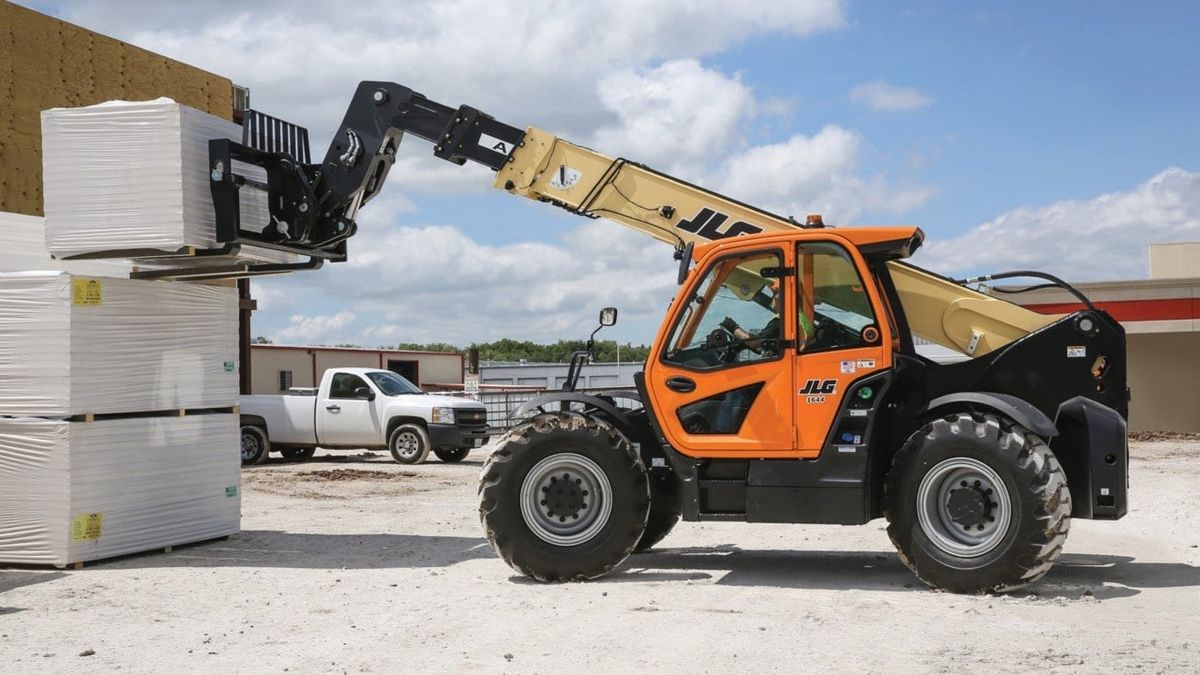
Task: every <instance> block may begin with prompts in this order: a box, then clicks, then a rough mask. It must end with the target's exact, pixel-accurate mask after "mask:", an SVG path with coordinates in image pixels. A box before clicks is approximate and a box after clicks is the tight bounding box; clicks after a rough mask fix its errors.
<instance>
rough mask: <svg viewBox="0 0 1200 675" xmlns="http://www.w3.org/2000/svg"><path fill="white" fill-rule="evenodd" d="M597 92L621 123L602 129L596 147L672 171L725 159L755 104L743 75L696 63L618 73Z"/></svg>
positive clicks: (688, 170) (691, 170)
mask: <svg viewBox="0 0 1200 675" xmlns="http://www.w3.org/2000/svg"><path fill="white" fill-rule="evenodd" d="M597 89H598V93H599V96H600V100H601V102H602V104H603V105H604V106H605V107H606V108H608V109H609V110H611V111H612V112H613V113H614V114H615V116H616V118H617V120H616V122H615V123H614V124H610V125H607V126H605V127H603V128H601V129H599V130H597V131H596V133H595V134H594V135H593V139H594V140H593V141H592V145H593V146H594V147H597V148H603V152H605V153H606V154H610V155H614V156H617V155H620V156H626V157H634V158H636V159H637V161H639V162H642V163H645V164H650V165H652V166H655V167H656V168H659V169H661V170H664V171H667V172H669V173H695V172H697V171H698V170H699V169H700V168H701V167H703V166H705V165H707V164H710V163H712V162H713V161H714V160H715V159H719V158H721V157H723V156H725V155H726V154H727V150H728V148H729V147H730V146H731V145H733V144H734V143H735V142H736V141H737V140H738V138H739V135H740V129H739V122H741V121H743V120H745V119H746V118H748V117H750V116H751V115H752V114H753V112H754V106H755V100H754V95H753V93H752V92H751V90H750V88H749V87H747V86H746V85H744V84H742V82H741V81H740V80H739V79H738V78H737V77H732V78H730V77H726V76H725V75H723V74H722V73H719V72H717V71H715V70H709V69H706V68H704V67H703V66H701V65H700V63H699V62H698V61H695V60H690V59H689V60H683V61H671V62H668V63H665V64H663V65H661V66H659V67H657V68H652V69H637V70H622V71H617V72H614V73H611V74H609V75H608V76H606V77H605V78H604V79H603V80H601V81H600V84H599V86H598V88H597Z"/></svg>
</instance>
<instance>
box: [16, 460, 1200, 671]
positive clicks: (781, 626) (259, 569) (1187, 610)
mask: <svg viewBox="0 0 1200 675" xmlns="http://www.w3.org/2000/svg"><path fill="white" fill-rule="evenodd" d="M483 456H484V455H483V451H476V452H474V453H472V454H471V456H469V457H468V458H467V460H466V461H465V462H463V463H462V464H457V465H448V464H442V463H440V462H436V461H434V462H432V463H428V464H424V465H420V466H414V467H409V466H403V467H402V466H399V465H397V464H394V463H392V462H391V461H390V458H388V457H387V456H386V455H380V454H372V453H361V454H357V455H355V454H350V453H339V454H333V455H328V454H318V456H317V458H316V459H314V460H313V461H311V462H308V463H303V464H289V463H283V462H280V461H277V460H273V461H272V462H270V463H268V464H265V465H262V466H258V467H254V468H251V469H248V470H246V471H245V472H244V473H243V478H244V483H243V500H244V501H243V508H242V512H243V521H242V526H243V528H244V531H243V532H242V534H240V535H238V536H236V537H233V538H231V539H229V540H227V541H219V542H211V543H207V544H202V545H197V546H190V547H185V548H180V549H176V550H175V551H174V552H173V553H170V554H166V555H162V554H153V555H140V556H133V557H128V558H124V559H120V560H116V561H111V562H107V563H102V564H96V565H92V566H89V567H88V568H85V569H84V570H82V571H78V572H76V571H46V570H0V664H4V666H3V669H4V670H5V671H6V672H22V673H23V672H78V671H80V670H82V669H87V670H89V671H115V670H120V671H122V672H135V673H142V672H145V673H151V672H154V673H157V672H171V671H201V670H203V671H211V672H377V673H383V672H389V673H390V672H435V671H436V672H447V671H448V672H470V671H479V672H547V671H550V670H554V669H559V668H565V669H570V670H572V671H575V672H597V671H601V672H627V671H638V672H649V671H653V672H729V671H731V670H739V671H757V672H803V671H809V672H812V671H828V670H833V671H852V672H887V673H894V672H920V673H928V672H966V671H969V672H973V673H981V672H1005V673H1011V672H1029V671H1033V670H1036V671H1038V672H1051V673H1053V672H1072V673H1073V672H1102V671H1103V672H1132V671H1137V672H1152V673H1154V672H1162V673H1183V672H1200V548H1198V546H1200V527H1197V526H1196V514H1197V513H1200V496H1198V492H1197V476H1198V474H1200V441H1194V440H1168V441H1152V442H1139V443H1135V444H1133V457H1134V459H1133V462H1132V470H1131V473H1132V476H1131V481H1132V489H1131V502H1132V510H1131V512H1130V514H1129V515H1128V516H1126V517H1125V518H1124V519H1122V520H1121V521H1118V522H1115V523H1113V522H1093V521H1075V522H1073V523H1072V528H1071V534H1070V537H1069V539H1068V542H1067V548H1066V552H1065V554H1064V555H1063V557H1062V558H1060V560H1059V563H1058V565H1056V566H1055V568H1054V569H1053V570H1051V572H1050V573H1049V574H1048V575H1047V576H1046V577H1045V578H1044V579H1043V580H1042V581H1041V582H1039V583H1038V584H1036V585H1034V586H1033V587H1032V588H1030V589H1029V590H1028V591H1026V592H1020V593H1016V594H1012V595H1005V596H956V595H951V594H945V593H939V592H935V591H932V590H929V589H928V588H926V587H925V586H924V585H922V584H921V583H920V582H918V581H917V580H916V579H915V578H914V577H913V576H912V575H911V574H910V573H909V572H908V571H907V570H906V569H905V568H904V567H903V565H901V564H900V562H899V560H898V559H897V558H896V555H895V553H894V551H893V549H892V547H891V544H890V543H889V542H888V539H887V535H886V533H885V532H884V524H883V521H876V522H873V523H871V524H869V525H866V526H862V527H837V526H800V525H760V524H755V525H746V524H737V523H703V524H700V523H681V524H680V525H679V526H678V527H677V528H676V530H675V532H673V533H672V534H671V535H670V536H668V537H667V538H666V540H664V541H663V543H662V544H661V545H660V548H659V549H658V550H656V551H654V552H651V553H647V554H643V555H637V556H634V557H632V558H631V559H630V560H629V561H628V562H626V563H625V564H624V565H623V566H622V567H620V568H618V570H617V571H616V572H614V573H613V574H610V575H609V576H607V577H605V578H603V579H601V580H598V581H595V582H589V583H582V584H558V585H542V584H537V583H533V582H530V581H528V580H526V579H525V578H524V577H520V576H517V575H515V573H514V572H512V570H510V569H509V568H508V567H507V566H506V565H504V564H503V563H502V562H501V561H500V560H499V559H497V558H496V556H495V554H494V553H493V552H492V550H491V548H490V547H489V546H488V544H487V542H486V540H485V539H484V538H483V535H482V531H481V528H480V526H479V521H478V517H477V514H476V502H475V481H476V479H477V476H478V473H479V469H480V466H481V464H482V459H483Z"/></svg>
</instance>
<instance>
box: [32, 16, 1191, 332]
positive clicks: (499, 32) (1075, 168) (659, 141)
mask: <svg viewBox="0 0 1200 675" xmlns="http://www.w3.org/2000/svg"><path fill="white" fill-rule="evenodd" d="M27 4H30V5H31V6H34V7H36V8H40V9H42V10H43V11H47V12H48V13H51V14H54V15H56V16H60V17H63V18H65V19H68V20H71V21H74V22H76V23H79V24H81V25H84V26H86V27H89V28H92V29H94V30H98V31H100V32H104V33H107V34H110V35H114V36H115V37H118V38H121V39H124V40H127V41H129V42H132V43H134V44H138V45H140V46H143V47H146V48H148V49H152V50H154V51H158V52H160V53H164V54H167V55H169V56H173V57H175V58H178V59H180V60H183V61H186V62H189V63H193V64H195V65H198V66H201V67H205V68H208V69H210V70H213V71H214V72H218V73H220V74H223V75H225V76H227V77H229V78H231V79H233V80H234V81H236V82H239V83H243V84H246V85H248V86H250V87H251V89H252V92H253V97H254V98H253V101H254V104H255V107H258V108H260V109H262V110H264V111H265V112H268V113H271V114H275V115H277V116H280V117H284V118H287V119H291V120H292V121H295V122H297V123H300V124H304V125H306V126H309V127H310V129H312V131H313V137H314V140H315V145H316V146H317V147H316V148H314V154H317V155H320V154H322V153H323V148H322V146H323V143H324V142H325V141H326V140H327V139H328V137H329V133H331V131H332V129H333V128H334V127H335V126H336V125H337V123H338V121H339V120H340V117H341V114H342V111H343V110H344V106H345V104H346V102H348V100H349V95H350V92H352V91H353V88H354V86H355V85H356V84H357V82H358V81H359V80H362V79H390V80H395V81H398V82H401V83H403V84H407V85H410V86H413V87H414V88H415V89H417V90H418V91H422V92H423V93H425V94H427V95H429V96H430V97H431V98H434V99H437V100H440V101H441V102H443V103H447V104H451V105H458V104H460V103H469V104H471V105H475V106H478V107H480V108H482V109H484V110H486V111H488V112H490V113H492V114H493V115H495V116H496V117H497V118H499V119H501V120H503V121H505V122H508V123H511V124H514V125H516V126H525V125H532V126H539V127H543V128H547V129H550V130H552V131H554V132H556V133H560V134H562V135H564V136H566V137H567V138H569V139H571V140H574V141H577V142H581V143H584V144H587V145H590V146H592V147H594V148H596V149H598V150H600V151H602V152H606V153H610V154H614V155H617V154H620V155H624V156H628V157H630V158H633V159H637V160H641V161H645V162H647V163H649V164H651V165H653V166H655V167H656V168H660V169H663V170H666V171H668V172H672V173H677V174H678V175H680V176H681V177H684V178H687V179H689V180H693V181H697V182H700V183H701V184H704V185H706V186H709V187H712V188H714V189H717V190H719V191H728V192H729V194H730V196H733V197H736V198H740V199H743V200H745V201H749V202H751V203H755V204H758V205H761V206H763V207H765V208H769V209H772V210H776V211H780V212H784V213H794V214H796V215H797V216H800V215H803V214H804V213H806V212H809V211H823V212H825V213H826V216H827V220H828V221H830V222H833V223H836V224H839V225H846V224H851V223H862V224H866V223H871V224H896V223H905V224H917V225H920V226H922V227H923V228H924V229H925V231H926V232H927V234H928V235H929V242H930V245H929V246H928V247H927V249H928V250H927V251H925V252H923V253H922V254H919V255H918V258H917V262H918V263H919V264H924V265H926V266H928V267H931V268H933V269H935V270H937V271H941V272H945V273H950V274H960V273H961V274H966V273H971V272H977V271H988V270H992V271H998V270H1001V269H1011V268H1014V267H1027V266H1035V267H1040V268H1043V269H1046V270H1047V271H1051V272H1056V273H1060V274H1064V275H1067V276H1068V277H1070V278H1074V279H1080V280H1096V279H1110V278H1134V277H1141V276H1145V273H1146V262H1145V261H1146V248H1147V246H1148V245H1149V244H1150V243H1153V242H1162V241H1186V240H1191V241H1195V240H1200V195H1198V193H1200V174H1198V173H1197V172H1198V171H1200V161H1198V160H1200V135H1198V134H1197V133H1196V122H1195V120H1196V119H1197V118H1198V117H1200V92H1198V87H1197V86H1196V85H1197V83H1200V47H1198V46H1197V45H1200V40H1197V39H1196V35H1198V34H1200V6H1198V5H1196V4H1195V3H1184V2H1156V3H1151V4H1147V5H1134V4H1132V3H1117V2H1062V3H1032V2H1029V3H1024V2H1020V3H1019V2H1005V3H954V2H910V3H866V2H849V3H841V2H837V1H836V0H815V1H814V2H811V3H803V2H796V3H783V4H779V3H725V2H713V1H709V0H693V1H692V2H684V1H683V0H660V1H659V2H642V1H640V0H620V2H614V3H610V4H609V5H607V7H608V8H599V9H597V8H595V7H589V6H585V5H581V4H579V3H568V2H547V3H543V4H541V5H538V6H537V7H536V8H533V7H530V6H529V5H527V4H526V3H505V2H482V1H479V0H462V1H461V2H443V3H435V4H432V5H426V3H423V2H399V3H397V2H390V3H385V2H367V1H364V2H359V3H355V5H354V6H353V7H354V9H352V10H349V11H350V15H349V16H346V15H345V14H342V15H341V16H346V20H347V24H346V26H343V27H342V28H340V29H338V30H332V31H331V30H330V28H329V26H327V25H326V22H327V21H328V17H331V16H338V15H339V14H338V10H335V9H334V8H335V7H337V8H341V7H342V5H339V4H337V3H332V2H323V1H317V0H307V1H305V0H297V1H294V2H282V1H281V0H266V1H264V2H259V3H236V2H225V1H223V0H222V1H219V2H212V3H203V4H202V6H201V7H196V6H193V5H192V4H174V5H172V4H171V3H157V2H150V1H148V0H147V1H144V2H143V1H142V0H128V1H125V2H116V1H115V0H113V1H110V0H80V1H79V2H58V3H54V4H53V5H47V4H39V3H27ZM331 34H332V35H333V36H336V37H331ZM322 46H323V47H325V48H326V49H322V48H321V47H322ZM647 130H650V131H649V132H648V131H647ZM698 139H699V140H698ZM430 154H431V148H430V147H429V146H428V145H427V144H425V143H423V142H421V141H419V140H410V141H408V142H407V143H406V144H405V145H404V146H403V147H402V155H403V156H405V157H406V158H409V159H406V160H405V162H402V163H400V164H398V165H397V167H396V169H394V170H393V173H392V177H391V178H390V179H389V185H388V187H387V190H386V193H385V196H384V197H381V198H380V199H379V200H378V201H377V202H376V203H372V204H370V205H368V207H367V209H365V210H364V212H363V216H362V218H361V219H360V222H361V223H362V225H363V230H364V232H365V234H364V235H360V237H359V238H358V240H357V241H354V242H352V256H354V255H355V253H356V252H357V253H359V254H360V255H357V256H356V258H355V260H352V261H351V263H349V264H346V265H341V266H333V267H327V268H326V269H325V270H322V271H321V272H317V273H314V274H308V275H303V276H301V275H296V276H293V277H289V278H280V279H273V280H269V281H263V282H261V283H260V282H256V284H255V289H256V290H255V293H256V295H258V296H259V297H260V301H261V305H262V307H263V309H262V311H260V312H259V313H258V314H257V315H256V318H255V321H256V323H255V329H254V330H255V333H257V334H262V335H268V336H271V337H273V338H275V339H276V340H277V341H281V342H288V343H303V342H309V341H312V342H322V343H332V342H353V343H357V344H387V343H389V342H397V341H433V340H439V341H450V342H455V343H459V344H466V343H468V342H470V341H472V340H489V339H495V338H498V337H504V336H508V337H516V338H527V339H535V340H553V339H558V338H566V337H576V336H580V335H583V334H585V333H586V332H589V331H590V328H591V325H590V324H591V322H592V321H593V320H594V316H595V313H596V310H597V309H598V308H599V307H600V306H601V305H603V304H616V305H618V306H620V307H621V308H622V310H623V315H622V322H621V324H620V325H619V326H618V327H617V328H616V329H613V330H612V331H611V332H610V333H609V334H610V335H611V336H613V337H617V338H619V339H622V340H630V341H633V342H648V341H650V340H651V339H652V338H653V333H654V330H655V328H656V327H657V323H658V319H659V318H660V316H661V314H662V311H663V309H664V308H665V306H666V303H667V302H668V301H669V300H670V298H671V296H672V294H673V292H674V286H673V283H672V282H671V279H670V277H671V276H672V275H671V274H670V267H671V264H672V263H671V259H670V250H669V249H668V248H667V247H666V246H665V245H662V244H658V243H655V242H651V241H649V240H644V238H641V236H640V235H636V234H632V233H629V232H626V231H624V230H623V229H622V228H619V227H618V226H616V225H612V224H604V223H602V222H601V223H590V222H584V221H583V220H582V219H579V218H576V217H571V216H569V215H567V214H563V213H561V212H559V211H557V210H555V209H552V208H550V207H546V206H545V205H540V204H533V203H528V202H526V201H524V200H520V199H515V198H512V197H509V196H506V195H504V194H501V193H499V192H497V191H494V190H492V189H491V188H490V176H489V175H488V174H487V172H486V171H479V170H475V171H472V170H466V169H459V168H458V167H453V166H452V165H448V164H444V163H438V162H434V161H433V160H431V159H428V157H429V155H430ZM418 158H419V159H418ZM772 162H775V164H774V165H772V164H771V163H772ZM748 167H750V169H749V170H747V168H748Z"/></svg>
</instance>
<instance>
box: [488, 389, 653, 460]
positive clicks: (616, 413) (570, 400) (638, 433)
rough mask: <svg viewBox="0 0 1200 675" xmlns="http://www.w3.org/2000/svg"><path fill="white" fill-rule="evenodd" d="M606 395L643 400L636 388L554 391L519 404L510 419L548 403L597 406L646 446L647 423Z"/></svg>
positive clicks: (631, 439) (633, 438)
mask: <svg viewBox="0 0 1200 675" xmlns="http://www.w3.org/2000/svg"><path fill="white" fill-rule="evenodd" d="M605 396H610V398H618V399H631V400H635V401H637V402H642V395H641V394H640V393H638V392H636V390H634V389H620V390H616V389H614V390H611V392H595V393H592V394H583V393H580V392H554V393H552V394H544V395H541V396H536V398H534V399H530V400H528V401H526V402H523V404H521V405H520V406H517V407H516V408H515V410H514V411H512V412H510V413H509V419H514V420H515V419H518V418H521V417H523V416H524V414H526V413H528V412H529V411H532V410H534V408H539V407H542V406H545V405H546V404H559V405H560V406H562V407H563V408H564V410H566V407H568V404H582V405H584V406H588V407H592V408H595V410H598V411H600V412H601V413H602V414H604V416H605V417H606V418H607V422H610V423H611V424H612V425H613V426H616V428H617V429H618V430H619V431H620V432H622V434H624V435H625V437H626V438H629V440H630V441H631V442H634V443H641V444H642V447H644V437H646V432H644V429H642V428H644V426H646V424H644V423H643V424H638V423H637V422H635V420H634V419H631V418H630V416H629V413H626V412H625V411H623V410H620V408H619V407H617V406H616V405H613V404H612V402H610V400H606V399H605Z"/></svg>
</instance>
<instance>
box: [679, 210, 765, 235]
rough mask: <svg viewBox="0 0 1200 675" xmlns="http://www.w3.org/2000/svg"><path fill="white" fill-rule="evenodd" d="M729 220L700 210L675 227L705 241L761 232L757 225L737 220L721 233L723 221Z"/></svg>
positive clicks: (715, 213)
mask: <svg viewBox="0 0 1200 675" xmlns="http://www.w3.org/2000/svg"><path fill="white" fill-rule="evenodd" d="M727 220H729V216H727V215H725V214H724V213H717V212H716V211H713V210H712V209H700V213H697V214H696V215H695V217H693V218H692V219H691V220H681V221H679V224H678V225H676V227H678V228H679V229H681V230H683V231H684V232H691V233H692V234H698V235H700V236H701V237H704V238H705V239H712V240H714V241H715V240H717V239H725V238H727V237H736V236H738V235H739V234H755V233H758V232H762V231H763V230H762V228H761V227H759V226H757V225H751V224H750V223H747V222H745V221H742V220H739V221H737V222H735V223H734V224H732V225H730V226H729V229H727V230H725V231H724V232H722V231H721V226H722V225H724V224H725V221H727Z"/></svg>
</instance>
